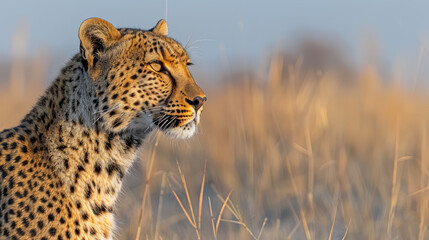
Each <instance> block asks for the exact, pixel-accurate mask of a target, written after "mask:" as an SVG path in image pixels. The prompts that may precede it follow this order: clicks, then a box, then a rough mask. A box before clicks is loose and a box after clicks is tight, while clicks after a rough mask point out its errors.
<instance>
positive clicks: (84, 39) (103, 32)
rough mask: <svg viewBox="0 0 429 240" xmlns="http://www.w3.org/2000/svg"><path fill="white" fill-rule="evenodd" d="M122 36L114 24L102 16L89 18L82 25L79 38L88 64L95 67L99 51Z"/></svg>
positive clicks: (83, 55)
mask: <svg viewBox="0 0 429 240" xmlns="http://www.w3.org/2000/svg"><path fill="white" fill-rule="evenodd" d="M120 38H121V34H120V33H119V31H118V29H116V28H115V27H114V26H113V25H112V24H110V23H109V22H107V21H106V20H104V19H101V18H89V19H87V20H85V21H83V23H82V24H81V25H80V28H79V39H80V44H81V51H82V57H83V58H84V59H86V60H87V61H88V65H89V66H91V67H94V65H95V64H96V63H97V61H98V56H99V53H101V52H102V51H103V50H104V49H105V48H108V47H109V46H111V45H112V44H114V43H115V42H116V41H117V40H118V39H120Z"/></svg>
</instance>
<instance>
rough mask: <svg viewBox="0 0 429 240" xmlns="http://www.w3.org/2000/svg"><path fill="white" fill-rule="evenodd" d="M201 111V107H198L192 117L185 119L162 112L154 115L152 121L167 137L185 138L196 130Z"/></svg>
mask: <svg viewBox="0 0 429 240" xmlns="http://www.w3.org/2000/svg"><path fill="white" fill-rule="evenodd" d="M201 111H202V108H201V109H199V110H198V112H197V113H195V114H194V116H193V117H192V118H190V119H188V120H186V121H183V120H182V121H181V120H179V119H177V118H176V116H173V115H168V114H162V115H159V116H155V117H154V119H153V123H154V124H155V126H157V127H158V129H160V130H161V131H162V132H164V133H165V134H166V135H167V136H169V137H172V138H176V139H187V138H190V137H191V136H192V135H194V133H195V132H196V129H197V126H198V124H199V122H200V115H201Z"/></svg>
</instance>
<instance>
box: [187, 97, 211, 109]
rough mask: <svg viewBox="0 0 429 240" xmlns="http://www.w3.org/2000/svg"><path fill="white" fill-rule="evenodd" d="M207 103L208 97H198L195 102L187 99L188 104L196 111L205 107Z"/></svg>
mask: <svg viewBox="0 0 429 240" xmlns="http://www.w3.org/2000/svg"><path fill="white" fill-rule="evenodd" d="M205 101H207V97H200V96H196V97H195V98H194V100H189V99H186V102H187V103H189V104H190V105H191V106H193V107H194V108H195V111H198V109H200V108H201V106H203V104H204V102H205Z"/></svg>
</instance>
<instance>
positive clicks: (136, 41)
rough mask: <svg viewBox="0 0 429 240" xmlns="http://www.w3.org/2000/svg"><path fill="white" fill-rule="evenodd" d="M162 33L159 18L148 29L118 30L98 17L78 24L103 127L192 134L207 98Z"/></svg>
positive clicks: (184, 59) (185, 60)
mask: <svg viewBox="0 0 429 240" xmlns="http://www.w3.org/2000/svg"><path fill="white" fill-rule="evenodd" d="M87 21H91V22H89V23H87V24H85V23H86V22H87ZM91 34H92V35H91ZM165 35H167V25H166V23H165V21H164V20H161V21H160V22H159V23H158V24H157V26H155V28H154V29H153V30H151V31H142V30H135V29H119V30H117V29H116V28H114V27H113V26H112V25H111V24H110V23H108V22H106V21H104V20H100V19H88V20H86V21H85V22H84V23H82V26H81V29H80V31H79V36H80V38H81V43H82V49H83V56H84V57H85V58H86V59H87V61H88V73H89V75H90V76H91V77H92V79H93V80H94V85H95V91H96V95H97V98H98V99H99V101H100V103H99V108H100V110H99V111H100V112H101V113H102V114H101V116H100V118H101V119H102V121H103V123H104V124H105V126H106V127H107V128H109V129H111V130H113V131H123V130H130V131H135V132H136V133H138V132H139V131H144V132H145V131H147V130H151V129H153V128H158V129H160V130H162V131H163V132H164V133H166V134H167V135H169V136H172V137H175V138H188V137H190V136H192V135H193V133H194V132H195V130H196V127H197V125H198V123H199V121H200V115H201V111H202V109H203V108H202V105H203V103H204V101H205V100H206V97H205V95H204V92H203V91H202V90H201V89H200V88H199V87H198V86H197V85H196V83H195V81H194V79H193V78H192V76H191V74H190V72H189V70H188V65H190V64H191V63H190V60H189V58H188V55H187V54H186V52H185V50H184V49H183V48H182V46H180V44H179V43H177V42H176V41H174V40H173V39H171V38H168V37H166V36H165ZM106 39H107V40H106ZM85 45H86V46H87V47H85ZM100 45H101V48H102V49H101V50H100V49H96V48H100ZM91 52H92V53H94V54H93V55H91V54H88V53H91ZM91 63H92V64H91Z"/></svg>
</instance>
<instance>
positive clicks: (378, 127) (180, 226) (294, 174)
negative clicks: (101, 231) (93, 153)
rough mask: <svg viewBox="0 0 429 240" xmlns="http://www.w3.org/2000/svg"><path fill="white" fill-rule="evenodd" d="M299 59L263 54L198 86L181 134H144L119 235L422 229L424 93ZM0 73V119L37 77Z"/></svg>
mask: <svg viewBox="0 0 429 240" xmlns="http://www.w3.org/2000/svg"><path fill="white" fill-rule="evenodd" d="M304 62H305V59H304ZM301 65H302V60H298V61H297V63H296V64H295V65H284V64H283V62H282V61H281V60H280V59H278V58H272V59H271V62H270V70H269V73H268V74H267V76H259V77H258V78H256V77H252V76H257V75H256V74H254V73H249V74H247V75H246V74H244V75H241V76H238V77H234V78H235V79H231V81H228V82H223V83H222V84H219V87H218V88H217V89H211V90H210V91H208V98H209V101H208V102H207V105H206V106H205V110H204V113H203V121H202V126H201V128H200V133H198V134H197V135H196V136H195V137H194V138H193V139H191V140H189V141H172V140H169V139H167V138H166V137H164V136H162V135H161V137H160V138H159V145H158V146H157V147H155V148H154V147H151V146H153V143H154V142H158V138H157V137H156V136H155V135H154V136H152V137H151V138H150V139H149V140H148V141H147V144H146V148H145V149H144V150H143V151H142V153H141V156H142V162H143V164H141V163H138V164H136V168H134V169H133V170H132V173H131V175H130V176H128V177H127V179H126V186H125V189H124V195H123V196H122V197H121V199H120V201H119V202H120V204H119V206H118V209H117V214H118V215H119V219H120V221H121V222H119V226H120V227H121V229H122V231H121V232H120V233H119V237H120V239H136V235H137V234H138V235H137V239H420V240H423V239H427V238H428V234H427V228H428V220H427V218H428V217H429V209H428V204H429V202H428V200H429V160H428V153H429V142H428V137H427V136H428V127H427V126H428V125H429V112H428V111H429V98H428V97H429V95H428V94H422V93H421V92H409V91H408V90H406V89H404V88H401V87H399V86H397V85H394V84H390V83H389V82H391V81H389V79H380V77H378V75H377V73H376V70H374V69H371V68H368V69H365V70H362V71H360V76H358V80H357V81H356V82H355V83H350V82H348V84H344V83H343V82H344V81H343V80H342V79H339V78H338V77H336V74H335V71H326V72H324V73H318V74H316V73H315V72H304V71H302V70H301ZM220 77H222V76H220ZM237 78H238V79H237ZM232 80H233V81H232ZM7 82H8V83H7V84H4V85H3V87H2V88H1V89H0V102H1V103H2V104H1V105H0V106H1V108H0V111H1V112H2V115H1V116H0V126H1V127H2V128H3V127H10V126H13V124H12V123H14V124H16V123H17V122H18V121H19V119H20V118H21V117H22V116H23V115H24V113H25V111H27V110H28V109H29V108H30V106H31V105H32V104H33V103H34V97H30V98H29V99H26V98H22V97H20V96H28V95H30V96H36V95H38V94H40V93H41V91H42V89H43V88H44V87H43V86H44V85H45V84H44V83H45V82H44V80H43V81H42V80H40V79H39V81H38V83H37V84H32V85H27V84H21V85H20V87H19V88H17V87H12V86H16V84H15V79H11V80H10V81H7ZM30 86H31V87H30ZM155 138H156V141H155ZM206 164H207V167H205V166H206ZM139 166H141V168H139ZM146 166H147V167H146ZM167 186H168V187H167ZM142 196H143V197H142ZM142 202H143V204H142ZM137 232H139V233H137Z"/></svg>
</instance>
